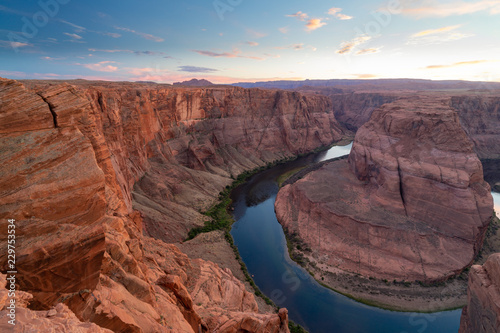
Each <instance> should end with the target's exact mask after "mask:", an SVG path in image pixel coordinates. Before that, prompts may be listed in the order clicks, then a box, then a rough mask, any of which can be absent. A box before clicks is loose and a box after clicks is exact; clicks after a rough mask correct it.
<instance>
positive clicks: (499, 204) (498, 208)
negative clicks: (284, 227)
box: [491, 192, 500, 218]
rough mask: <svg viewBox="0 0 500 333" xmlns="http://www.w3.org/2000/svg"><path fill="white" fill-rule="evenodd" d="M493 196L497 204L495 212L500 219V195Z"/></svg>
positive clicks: (494, 193)
mask: <svg viewBox="0 0 500 333" xmlns="http://www.w3.org/2000/svg"><path fill="white" fill-rule="evenodd" d="M491 195H492V196H493V201H494V203H495V212H496V213H497V216H498V217H499V218H500V193H498V192H491Z"/></svg>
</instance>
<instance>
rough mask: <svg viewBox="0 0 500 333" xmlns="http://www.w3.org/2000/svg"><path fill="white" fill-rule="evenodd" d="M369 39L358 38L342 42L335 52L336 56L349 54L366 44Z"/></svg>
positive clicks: (365, 37) (364, 37)
mask: <svg viewBox="0 0 500 333" xmlns="http://www.w3.org/2000/svg"><path fill="white" fill-rule="evenodd" d="M370 39H371V37H370V36H359V37H356V38H354V39H353V40H350V41H347V42H343V43H342V44H340V48H339V49H338V50H337V51H335V53H338V54H349V53H351V52H352V51H353V50H354V49H355V48H356V47H357V46H359V45H362V44H364V43H366V42H368V41H369V40H370Z"/></svg>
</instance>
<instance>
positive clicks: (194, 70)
mask: <svg viewBox="0 0 500 333" xmlns="http://www.w3.org/2000/svg"><path fill="white" fill-rule="evenodd" d="M179 71H181V72H190V73H213V72H218V71H219V70H218V69H215V68H208V67H198V66H179Z"/></svg>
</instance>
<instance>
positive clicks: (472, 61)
mask: <svg viewBox="0 0 500 333" xmlns="http://www.w3.org/2000/svg"><path fill="white" fill-rule="evenodd" d="M485 62H494V61H493V60H471V61H460V62H455V63H453V64H449V65H430V66H427V67H425V68H426V69H438V68H450V67H458V66H466V65H477V64H482V63H485Z"/></svg>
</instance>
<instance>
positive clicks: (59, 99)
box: [0, 79, 342, 333]
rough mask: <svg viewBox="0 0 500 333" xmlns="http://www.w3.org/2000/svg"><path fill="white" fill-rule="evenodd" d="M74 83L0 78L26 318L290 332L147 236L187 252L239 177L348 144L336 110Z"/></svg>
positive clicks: (3, 199) (297, 100)
mask: <svg viewBox="0 0 500 333" xmlns="http://www.w3.org/2000/svg"><path fill="white" fill-rule="evenodd" d="M72 83H75V84H76V85H75V84H68V83H60V82H57V83H52V82H46V81H31V82H25V85H23V84H21V83H19V82H17V81H14V80H8V79H0V101H1V102H0V118H1V124H2V125H1V126H0V147H1V150H0V162H1V167H0V175H1V177H0V179H1V180H0V235H2V238H1V239H3V240H5V239H7V237H6V233H7V221H8V219H15V220H16V259H17V261H16V268H17V270H18V275H17V288H18V290H22V291H27V292H29V293H30V294H32V299H31V300H30V301H29V307H30V309H31V310H38V311H50V310H51V309H53V308H54V307H56V312H57V311H59V310H61V311H59V312H61V313H63V316H65V318H66V317H67V318H69V317H71V316H72V314H71V313H73V314H74V316H76V318H77V320H78V321H80V322H82V323H84V324H85V325H87V324H89V323H94V324H96V325H98V326H99V327H101V328H106V329H109V330H112V331H115V332H176V333H177V332H199V330H201V331H203V332H208V331H214V330H217V331H218V332H237V331H243V330H245V331H248V332H288V317H287V313H286V310H282V311H280V313H259V312H258V306H257V303H256V301H255V298H254V296H253V294H251V293H249V292H248V291H247V290H246V289H245V286H244V285H243V284H242V283H241V282H240V281H239V280H237V279H236V278H235V277H234V275H233V274H232V272H231V271H230V270H227V269H221V268H220V267H219V266H217V265H216V264H213V263H210V262H206V261H202V260H190V259H189V258H188V257H187V256H185V255H184V254H182V253H181V252H180V251H179V250H178V249H177V248H175V247H174V246H171V245H167V244H165V243H163V242H162V241H160V240H154V239H152V238H146V237H145V236H143V231H145V232H146V234H149V235H153V236H155V238H159V239H163V240H182V239H184V238H185V237H186V234H187V231H188V230H189V229H190V228H191V227H193V226H195V225H200V224H201V223H202V222H203V219H204V218H203V215H201V214H200V213H199V211H200V210H201V209H205V208H207V207H208V206H209V205H211V204H212V203H213V202H214V201H215V199H216V197H217V194H218V193H219V191H221V190H222V189H223V188H224V187H225V186H226V185H228V184H229V183H230V182H231V181H232V179H231V176H233V177H234V176H236V175H237V174H239V173H240V172H242V171H245V170H249V169H252V168H254V167H258V166H262V165H264V164H265V163H267V162H270V161H274V160H276V159H280V158H283V157H288V156H292V155H293V154H297V153H300V152H306V151H308V150H312V149H314V148H316V147H318V146H322V145H328V144H330V143H331V142H333V141H335V140H338V139H340V138H341V136H342V134H341V129H340V127H339V125H338V124H337V123H336V121H335V118H334V116H333V111H332V108H331V102H330V101H329V100H328V99H327V98H326V97H321V96H307V95H302V94H299V93H292V92H282V91H263V90H258V89H254V90H246V89H242V88H235V87H229V88H221V87H215V88H206V89H205V88H203V89H201V88H172V87H168V86H163V85H155V84H135V83H130V84H129V83H88V82H72ZM0 247H3V248H5V247H6V243H5V241H3V243H0ZM6 261H7V258H6V255H5V252H4V253H2V254H0V264H1V267H2V269H3V270H5V268H6V266H5V264H6ZM63 304H64V305H63ZM66 306H67V308H66ZM57 307H58V308H57ZM57 309H59V310H57ZM59 312H57V313H59ZM40 313H41V312H40ZM42 315H43V314H42ZM33 318H35V317H33ZM71 318H73V317H71ZM30 320H31V319H30ZM71 320H73V319H71ZM40 325H45V324H42V323H40ZM47 325H48V324H47ZM85 325H84V326H85ZM87 326H88V327H91V326H89V325H87ZM94 326H95V325H94ZM94 326H92V327H94ZM41 327H43V326H41ZM63 331H64V330H63Z"/></svg>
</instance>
